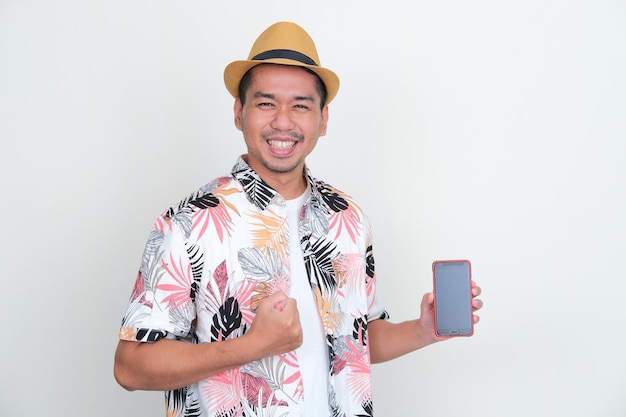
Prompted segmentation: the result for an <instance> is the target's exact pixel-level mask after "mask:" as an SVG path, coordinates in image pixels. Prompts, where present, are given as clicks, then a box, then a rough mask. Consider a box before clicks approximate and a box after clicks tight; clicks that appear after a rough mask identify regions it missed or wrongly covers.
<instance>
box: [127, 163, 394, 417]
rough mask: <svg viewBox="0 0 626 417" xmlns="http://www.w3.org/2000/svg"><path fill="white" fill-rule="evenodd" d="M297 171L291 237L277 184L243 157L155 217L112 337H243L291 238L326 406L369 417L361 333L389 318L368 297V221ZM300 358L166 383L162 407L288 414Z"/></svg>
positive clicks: (226, 415) (340, 416)
mask: <svg viewBox="0 0 626 417" xmlns="http://www.w3.org/2000/svg"><path fill="white" fill-rule="evenodd" d="M306 178H307V181H308V186H309V190H310V196H309V197H308V199H307V201H306V203H305V205H304V207H303V210H302V212H301V216H300V220H299V221H300V223H299V228H298V232H299V234H298V236H290V235H289V228H288V223H287V212H286V208H285V206H284V205H281V204H279V203H278V201H279V199H274V197H275V196H276V194H277V193H276V191H275V190H273V189H272V188H271V187H269V185H268V184H266V183H265V182H263V180H262V179H261V178H260V177H259V176H258V175H257V174H256V173H255V172H254V171H253V170H252V169H250V167H249V166H248V165H247V164H246V163H245V161H244V160H243V158H239V160H238V161H237V163H236V164H235V167H234V168H233V170H232V173H231V175H230V176H223V177H219V178H217V179H215V180H213V181H211V182H209V183H207V184H206V185H204V186H203V187H201V188H199V189H198V190H197V191H196V192H194V193H191V194H190V195H189V196H188V197H187V198H185V199H183V200H182V201H181V202H180V203H179V204H178V205H177V206H175V207H173V208H170V209H168V210H167V211H166V212H164V213H163V214H162V215H161V216H160V217H158V218H157V220H156V221H155V223H154V225H153V228H152V231H151V232H150V234H149V236H148V241H147V243H146V246H145V249H144V253H143V256H142V258H141V264H140V268H139V273H138V274H137V277H136V280H135V286H134V288H133V292H132V294H131V297H130V301H129V304H128V308H127V311H126V313H125V315H124V317H123V319H122V326H121V329H120V338H121V339H125V340H133V341H140V342H155V341H158V340H159V339H161V338H168V339H176V340H186V341H188V342H191V343H215V342H219V341H223V340H228V339H234V338H237V337H240V336H242V335H244V334H245V333H246V332H247V331H248V330H249V329H250V326H251V324H252V322H253V321H254V317H255V309H256V307H257V305H258V303H259V302H261V300H263V299H264V298H265V297H267V296H268V295H269V294H272V293H273V292H275V291H279V290H280V291H283V292H285V293H287V294H288V293H289V291H290V280H291V265H290V263H289V250H288V248H289V239H298V240H299V242H300V245H301V248H302V252H303V257H304V264H305V271H306V274H307V277H308V280H309V283H310V284H311V291H312V293H313V296H314V300H315V302H316V305H317V309H318V311H319V313H320V317H321V321H322V327H323V332H324V335H321V337H324V339H325V341H326V345H327V348H328V358H329V360H330V368H329V369H328V373H327V374H328V377H329V385H328V389H329V408H330V409H331V412H332V415H333V417H344V416H345V417H347V416H364V417H365V416H373V409H372V401H371V384H370V364H369V351H368V349H369V348H368V333H367V331H368V330H367V329H368V323H369V322H370V321H371V320H377V319H385V318H387V317H388V315H387V313H386V311H385V310H384V309H382V308H381V307H380V306H379V304H378V301H377V299H376V274H375V271H374V257H373V252H372V244H371V232H370V228H369V224H368V223H367V219H366V217H365V215H364V213H363V212H362V211H361V209H360V208H359V207H358V206H357V205H356V204H355V202H354V201H353V200H352V198H351V197H350V196H348V195H346V194H344V193H342V192H341V191H339V190H337V189H335V188H333V187H332V186H330V185H329V184H326V183H325V182H322V181H319V180H316V179H315V178H313V177H312V176H311V174H310V172H309V171H308V170H307V171H306ZM172 360H176V358H172ZM301 360H306V357H305V358H304V359H302V358H299V357H298V355H296V351H292V352H287V353H285V354H283V355H278V356H272V357H268V358H263V359H260V360H258V361H254V362H251V363H248V364H245V365H244V366H241V367H237V368H233V369H229V370H227V371H224V372H220V373H218V374H216V375H213V376H212V377H210V378H207V379H204V380H202V381H198V382H197V383H194V384H190V385H189V386H187V387H182V388H181V389H178V390H173V391H167V392H166V397H165V398H166V407H167V415H168V416H170V417H190V416H198V417H243V416H245V417H288V416H293V412H292V411H293V409H292V407H293V406H294V405H296V404H299V403H300V402H301V401H302V400H303V398H305V397H306V392H307V391H306V386H305V387H304V390H303V389H302V375H301V373H300V363H301V362H300V361H301ZM339 398H340V399H341V400H340V402H339V400H338V399H339Z"/></svg>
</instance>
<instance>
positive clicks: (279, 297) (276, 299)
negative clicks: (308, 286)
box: [247, 291, 302, 357]
mask: <svg viewBox="0 0 626 417" xmlns="http://www.w3.org/2000/svg"><path fill="white" fill-rule="evenodd" d="M247 336H248V337H249V338H251V339H253V340H254V342H253V343H254V346H255V348H257V349H260V351H261V354H262V356H263V357H267V356H274V355H278V354H281V353H286V352H290V351H292V350H294V349H296V348H298V347H300V345H302V327H301V325H300V315H299V314H298V306H297V303H296V300H295V299H293V298H289V297H287V296H286V295H285V293H283V292H282V291H278V292H276V293H274V294H272V295H270V296H268V297H267V298H265V299H264V300H263V301H261V302H260V303H259V305H258V307H257V309H256V317H255V318H254V321H253V322H252V325H251V326H250V330H249V331H248V333H247Z"/></svg>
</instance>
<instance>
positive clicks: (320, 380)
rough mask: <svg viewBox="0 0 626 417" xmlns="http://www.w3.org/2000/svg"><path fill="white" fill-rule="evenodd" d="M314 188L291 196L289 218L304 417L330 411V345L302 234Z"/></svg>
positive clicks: (292, 286) (319, 416) (288, 203)
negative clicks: (302, 220) (304, 213)
mask: <svg viewBox="0 0 626 417" xmlns="http://www.w3.org/2000/svg"><path fill="white" fill-rule="evenodd" d="M309 193H310V191H309V190H308V189H307V191H306V192H305V193H304V194H303V195H301V196H300V197H298V198H297V199H295V200H287V214H288V219H289V262H290V264H291V294H290V296H291V297H293V298H295V299H296V301H297V303H298V312H299V314H300V323H301V325H302V333H303V342H302V346H300V347H299V348H298V349H296V354H297V355H298V363H299V365H300V373H301V375H302V383H303V385H304V400H303V401H304V404H303V408H304V414H303V416H304V417H322V416H328V415H330V410H329V407H328V368H329V364H328V349H327V348H326V340H325V337H324V330H323V328H322V319H321V318H320V314H319V311H318V308H317V305H316V302H315V299H314V296H313V292H312V291H311V286H310V285H309V280H308V278H307V274H306V269H305V268H304V259H303V258H302V248H301V247H300V239H299V237H298V218H299V216H300V210H301V209H302V206H303V204H304V202H305V201H306V198H307V197H308V195H309Z"/></svg>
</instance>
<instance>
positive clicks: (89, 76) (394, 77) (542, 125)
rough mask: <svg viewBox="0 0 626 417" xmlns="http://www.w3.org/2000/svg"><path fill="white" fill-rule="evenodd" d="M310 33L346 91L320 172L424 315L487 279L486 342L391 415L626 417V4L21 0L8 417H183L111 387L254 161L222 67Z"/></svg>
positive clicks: (401, 305)
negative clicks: (211, 184)
mask: <svg viewBox="0 0 626 417" xmlns="http://www.w3.org/2000/svg"><path fill="white" fill-rule="evenodd" d="M279 20H292V21H295V22H297V23H299V24H300V25H302V26H303V27H304V28H305V29H306V30H307V31H309V33H310V34H311V35H312V36H313V37H314V39H315V40H316V42H317V46H318V50H319V52H320V56H321V60H322V64H324V65H325V66H328V67H330V68H332V69H333V70H335V71H336V72H337V73H338V75H339V76H340V78H341V81H342V86H341V89H340V91H339V95H338V96H337V98H336V100H335V101H334V102H333V103H332V104H331V107H330V125H329V131H328V134H327V136H326V137H324V138H322V139H321V140H320V142H319V145H318V148H317V149H316V150H315V151H314V153H313V155H311V157H310V158H309V166H310V168H311V169H312V171H313V173H314V175H316V176H318V177H320V178H323V179H325V180H327V181H328V182H330V183H331V184H333V185H335V186H337V187H338V188H340V189H342V190H344V191H346V192H348V193H350V194H352V195H353V196H354V197H355V198H356V199H357V201H358V202H359V203H360V204H361V206H362V207H363V208H364V209H365V210H366V211H367V213H368V215H369V218H370V220H371V222H372V223H373V226H374V253H375V256H376V262H377V274H378V279H379V294H380V296H381V297H383V299H384V301H385V302H386V305H387V306H388V310H389V312H390V314H391V317H392V320H394V321H403V320H407V319H411V318H414V317H417V315H418V314H419V302H420V299H421V296H422V294H423V293H424V292H427V291H430V290H431V276H430V267H431V263H432V261H433V260H435V259H445V258H469V259H470V260H471V261H472V263H473V267H474V277H475V279H476V281H477V282H478V283H479V285H481V286H482V288H483V297H482V298H483V299H484V301H485V307H484V309H483V310H482V311H481V313H480V315H481V322H480V324H479V325H478V326H477V328H476V334H475V336H474V337H472V338H465V339H457V340H452V341H449V342H445V343H441V344H438V345H434V346H429V347H427V348H425V349H423V350H421V351H418V352H414V353H411V354H409V355H407V356H404V357H402V358H400V359H397V360H395V361H393V362H389V363H385V364H380V365H375V367H374V369H373V379H374V385H373V390H374V405H375V411H376V415H377V416H396V415H402V416H421V415H423V416H426V415H428V416H441V417H448V416H461V415H462V416H466V417H470V416H476V417H477V416H481V417H482V416H498V417H500V416H507V417H518V416H519V417H527V416H529V415H532V416H546V417H548V416H568V417H577V416H581V417H583V416H585V417H587V416H594V417H619V416H622V417H623V416H626V337H625V336H624V323H625V321H626V305H625V303H624V298H625V297H624V295H625V293H626V273H625V272H624V268H623V263H624V262H625V261H626V259H625V253H626V251H625V249H626V243H625V238H626V220H625V218H624V216H625V213H626V187H625V180H626V164H624V159H625V157H626V122H625V121H626V77H624V74H626V3H625V2H623V1H604V0H596V1H566V0H562V1H556V0H543V1H540V0H529V1H523V2H522V1H508V2H502V1H488V0H478V1H474V2H467V1H461V0H450V1H416V2H409V1H400V0H387V1H384V2H382V1H375V2H374V1H344V2H339V1H330V0H324V1H317V2H301V3H299V2H295V1H266V2H256V1H237V2H223V3H222V4H220V5H219V6H217V5H215V4H214V2H210V1H207V0H204V1H199V0H188V1H183V2H174V1H145V0H142V1H119V0H108V1H103V0H91V1H79V0H75V1H72V0H59V1H44V0H32V1H28V0H25V1H11V0H0V140H1V144H2V147H1V150H0V185H1V187H2V188H1V190H0V191H1V196H2V204H0V214H1V218H2V229H1V232H0V244H1V248H0V257H1V258H0V277H1V283H2V284H1V285H2V291H1V295H0V297H1V299H2V301H1V302H0V313H1V314H2V318H3V321H2V323H3V326H2V353H1V355H0V358H1V361H2V362H1V363H0V369H2V371H1V372H0V381H1V382H2V389H0V415H1V416H3V417H13V416H20V417H23V416H41V415H47V416H90V417H99V416H102V417H104V416H107V417H109V416H122V417H125V416H162V415H164V411H163V407H164V406H163V396H162V393H161V392H126V391H124V390H123V389H122V388H120V387H119V386H118V385H117V384H116V383H115V381H114V379H113V373H112V365H113V353H114V350H115V346H116V344H117V333H118V329H119V325H120V321H121V317H122V315H123V313H124V311H125V307H126V303H127V301H128V298H129V296H130V291H131V289H132V285H133V282H134V279H135V275H136V271H137V269H138V266H139V261H140V256H141V253H142V251H143V246H144V243H145V241H146V238H147V236H148V232H149V229H150V227H151V225H152V223H153V221H154V220H155V218H156V217H157V216H158V214H159V213H160V212H162V211H163V210H165V209H166V208H168V207H169V206H170V205H173V204H176V203H177V202H178V200H179V199H181V198H182V197H184V196H186V195H187V193H189V192H190V191H192V190H194V189H196V188H197V187H199V186H200V185H202V184H204V183H206V182H208V181H209V180H211V179H212V178H214V177H215V176H217V175H221V174H225V173H227V172H229V170H230V168H231V166H232V165H233V163H234V162H235V160H236V157H237V156H238V155H239V154H240V153H242V152H243V151H244V146H243V140H242V138H241V134H240V132H239V131H237V130H236V129H235V127H234V125H233V115H232V104H233V99H232V97H230V96H229V95H228V93H227V92H226V89H225V87H224V85H223V82H222V74H223V69H224V67H225V66H226V65H227V64H228V63H229V62H231V61H233V60H236V59H242V58H245V57H246V56H247V54H248V51H249V48H250V46H251V45H252V42H253V41H254V39H255V38H256V36H257V35H258V34H259V33H260V32H261V31H262V30H264V29H265V28H266V27H267V26H269V25H270V24H272V23H274V22H276V21H279Z"/></svg>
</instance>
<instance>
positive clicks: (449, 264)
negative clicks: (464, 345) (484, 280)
mask: <svg viewBox="0 0 626 417" xmlns="http://www.w3.org/2000/svg"><path fill="white" fill-rule="evenodd" d="M433 292H434V294H435V333H436V334H437V336H471V335H473V334H474V318H473V311H472V265H471V263H470V261H468V260H447V261H435V262H433Z"/></svg>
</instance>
